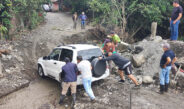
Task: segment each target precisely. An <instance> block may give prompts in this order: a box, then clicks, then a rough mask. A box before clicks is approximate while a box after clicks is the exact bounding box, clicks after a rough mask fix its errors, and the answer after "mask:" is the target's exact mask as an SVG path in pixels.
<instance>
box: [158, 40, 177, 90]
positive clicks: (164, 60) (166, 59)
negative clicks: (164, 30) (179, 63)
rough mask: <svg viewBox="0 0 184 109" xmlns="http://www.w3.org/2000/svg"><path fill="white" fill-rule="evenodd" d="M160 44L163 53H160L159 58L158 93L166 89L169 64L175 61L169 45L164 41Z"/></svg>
mask: <svg viewBox="0 0 184 109" xmlns="http://www.w3.org/2000/svg"><path fill="white" fill-rule="evenodd" d="M162 46H163V50H164V54H163V55H162V57H161V60H160V67H161V72H160V91H159V93H160V94H163V93H164V92H167V91H168V87H169V72H170V70H171V65H174V63H175V62H176V57H175V54H174V52H173V51H172V50H170V45H169V44H168V43H165V44H163V45H162Z"/></svg>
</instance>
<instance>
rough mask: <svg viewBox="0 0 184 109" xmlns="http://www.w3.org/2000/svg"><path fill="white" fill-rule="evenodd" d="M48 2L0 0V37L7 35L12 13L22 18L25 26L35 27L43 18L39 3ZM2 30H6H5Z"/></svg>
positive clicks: (46, 0) (37, 0)
mask: <svg viewBox="0 0 184 109" xmlns="http://www.w3.org/2000/svg"><path fill="white" fill-rule="evenodd" d="M49 2H50V0H3V1H2V0H1V1H0V25H1V31H0V33H1V37H2V36H4V37H5V36H7V35H8V31H9V29H10V28H11V27H12V25H11V18H12V15H16V16H17V18H18V20H19V18H20V19H23V23H24V26H26V27H27V28H29V29H33V28H35V27H36V26H37V25H38V24H39V23H40V22H42V21H43V20H44V11H43V9H42V7H41V5H42V4H43V3H49ZM5 28H6V29H5ZM4 30H6V32H5V31H4Z"/></svg>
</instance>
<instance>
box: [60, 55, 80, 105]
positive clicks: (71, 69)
mask: <svg viewBox="0 0 184 109" xmlns="http://www.w3.org/2000/svg"><path fill="white" fill-rule="evenodd" d="M64 61H65V62H66V64H65V65H64V66H63V67H62V73H64V82H62V92H61V98H60V101H59V104H62V103H63V100H64V98H65V96H66V93H67V91H68V88H71V92H72V97H73V101H72V106H73V105H75V101H76V87H77V72H78V69H77V65H76V64H73V63H71V62H70V59H69V58H67V57H66V58H65V60H64Z"/></svg>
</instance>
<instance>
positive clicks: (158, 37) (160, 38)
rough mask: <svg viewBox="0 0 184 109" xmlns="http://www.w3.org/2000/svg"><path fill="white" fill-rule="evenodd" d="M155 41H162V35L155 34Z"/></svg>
mask: <svg viewBox="0 0 184 109" xmlns="http://www.w3.org/2000/svg"><path fill="white" fill-rule="evenodd" d="M153 41H154V42H161V41H162V37H161V36H155V38H154V39H153Z"/></svg>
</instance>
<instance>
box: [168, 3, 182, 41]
mask: <svg viewBox="0 0 184 109" xmlns="http://www.w3.org/2000/svg"><path fill="white" fill-rule="evenodd" d="M173 7H174V8H173V11H172V15H171V18H170V28H171V38H170V39H171V40H177V39H178V27H179V23H180V19H181V17H182V13H183V8H182V7H181V6H180V5H179V1H178V0H175V1H174V2H173Z"/></svg>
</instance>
